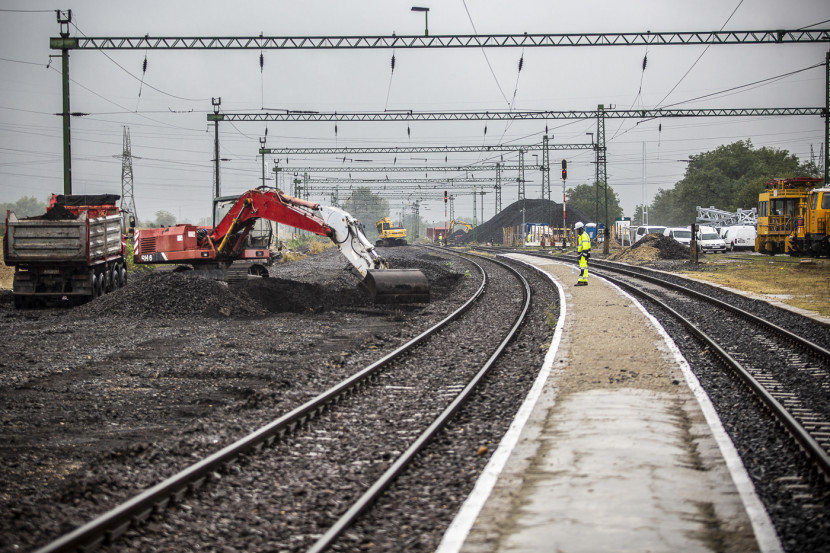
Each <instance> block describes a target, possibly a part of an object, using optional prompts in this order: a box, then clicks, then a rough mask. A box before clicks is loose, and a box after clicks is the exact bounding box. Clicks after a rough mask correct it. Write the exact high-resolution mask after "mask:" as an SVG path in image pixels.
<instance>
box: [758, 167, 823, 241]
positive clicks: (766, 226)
mask: <svg viewBox="0 0 830 553" xmlns="http://www.w3.org/2000/svg"><path fill="white" fill-rule="evenodd" d="M820 182H821V179H814V178H808V177H796V178H789V179H774V180H771V181H769V182H768V183H767V185H766V189H765V190H764V191H763V192H762V193H761V194H760V195H759V196H758V235H757V237H756V239H755V251H757V252H762V253H767V254H770V255H772V254H776V253H788V254H790V255H830V239H829V238H828V218H830V188H815V186H816V185H817V184H818V183H820Z"/></svg>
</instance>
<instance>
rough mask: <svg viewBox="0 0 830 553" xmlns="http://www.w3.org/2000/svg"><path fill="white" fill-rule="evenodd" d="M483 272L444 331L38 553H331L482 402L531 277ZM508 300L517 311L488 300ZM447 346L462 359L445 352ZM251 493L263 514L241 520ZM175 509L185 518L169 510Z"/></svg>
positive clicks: (439, 328) (253, 512)
mask: <svg viewBox="0 0 830 553" xmlns="http://www.w3.org/2000/svg"><path fill="white" fill-rule="evenodd" d="M465 263H466V262H465ZM481 265H485V266H487V271H486V272H487V273H490V274H496V275H497V276H496V277H495V278H487V277H484V276H482V285H481V287H480V288H479V289H478V291H477V292H476V294H475V295H474V296H473V297H471V298H470V299H469V300H468V302H467V303H466V304H465V305H464V306H463V307H462V308H461V309H459V310H458V311H456V312H455V313H453V314H452V315H450V316H449V317H447V318H446V319H445V320H444V321H442V322H440V323H438V324H436V325H435V326H433V327H432V328H430V329H429V330H427V331H426V332H424V333H423V334H422V335H420V336H418V337H417V338H415V339H413V340H412V341H410V342H409V343H407V344H405V345H403V346H401V347H400V348H398V349H397V350H396V351H394V352H392V353H391V354H389V355H387V356H385V357H384V358H383V359H380V360H378V361H377V362H375V363H372V364H371V365H369V366H368V367H366V368H364V369H363V370H361V371H360V372H359V373H357V374H355V375H354V376H352V377H351V378H349V379H348V380H346V381H344V382H341V383H340V384H338V385H337V386H334V387H333V388H331V389H330V390H328V391H326V392H325V393H323V394H320V396H318V397H317V398H315V399H314V400H311V401H309V402H307V403H306V404H304V405H302V406H300V407H298V408H297V409H294V410H293V411H292V412H290V413H288V414H286V415H283V416H282V417H279V418H278V419H276V420H274V421H273V422H272V423H270V424H268V425H266V426H265V427H262V428H260V429H259V430H257V431H256V432H254V433H252V434H250V435H248V436H246V437H245V438H242V439H240V440H238V441H237V442H236V443H234V444H232V445H230V446H228V447H225V448H223V449H222V450H221V451H218V452H217V453H215V454H213V455H211V456H210V457H208V458H206V459H203V460H202V461H199V462H198V463H195V464H193V465H191V466H190V467H188V468H186V469H185V470H183V471H181V472H179V473H177V474H176V475H174V476H172V477H170V478H168V479H166V480H165V481H164V482H162V483H160V484H158V485H157V486H154V487H153V488H150V489H148V490H146V491H145V492H143V493H142V494H140V495H139V496H136V497H134V498H132V499H130V500H129V501H127V502H125V503H123V504H121V505H119V506H118V507H116V508H114V509H112V510H110V511H109V512H107V513H105V514H104V515H102V516H100V517H98V518H96V519H95V520H92V521H91V522H89V523H87V524H86V525H84V526H82V527H80V528H78V529H76V530H75V531H73V532H71V533H69V534H66V535H65V536H63V537H61V538H60V539H58V540H56V541H54V542H52V543H50V544H48V545H46V546H45V547H43V548H41V549H40V550H39V551H43V552H46V551H75V550H81V549H89V548H91V547H92V548H94V547H97V546H99V545H102V546H104V548H105V549H107V548H111V550H118V551H124V550H131V549H135V550H149V549H165V548H173V549H176V548H179V547H183V546H192V545H193V544H194V543H199V542H200V540H203V541H205V542H206V543H208V544H211V546H212V545H215V543H216V541H217V539H220V538H221V537H222V536H223V535H228V534H229V533H236V534H237V535H242V536H245V537H244V538H243V539H244V540H246V541H251V542H253V543H256V544H258V545H260V546H262V547H265V548H266V549H268V548H277V549H289V550H305V549H306V548H307V547H309V546H311V547H312V550H313V551H323V550H325V549H326V548H328V547H329V546H330V545H331V544H332V543H333V542H334V541H335V540H337V539H338V537H340V536H341V535H342V534H343V533H344V532H346V531H347V530H348V529H349V527H350V526H351V525H352V524H353V523H354V522H355V520H356V519H357V518H358V516H359V515H360V514H361V513H363V512H365V511H366V510H367V509H368V508H369V507H370V506H371V505H372V503H374V502H375V501H376V499H377V497H378V496H379V495H380V494H381V493H382V492H383V491H384V490H386V489H387V488H388V487H389V485H390V484H391V483H392V482H393V480H394V479H395V478H396V477H397V476H398V475H399V474H400V473H401V472H402V471H403V470H405V469H406V467H407V465H408V464H410V463H411V462H412V460H413V459H416V458H417V457H418V452H419V451H420V450H422V449H423V448H424V447H425V445H426V444H428V443H429V440H430V439H431V438H432V437H433V436H435V435H436V434H437V433H438V432H440V431H441V429H442V428H443V427H444V426H445V425H446V424H447V421H448V420H450V419H451V418H452V417H453V415H454V414H456V413H457V412H458V410H459V409H461V408H462V406H463V405H464V402H465V401H467V400H468V399H469V398H470V397H472V396H474V395H475V392H476V389H477V387H479V385H480V384H481V382H482V380H483V379H485V378H486V375H487V373H488V371H490V370H492V367H493V366H494V365H497V364H498V362H497V359H498V357H499V356H500V355H501V354H502V353H503V352H504V351H505V348H506V347H508V346H507V344H508V343H509V342H510V340H511V339H514V336H515V334H516V332H517V331H519V329H520V327H521V323H522V321H523V320H524V319H525V318H526V317H527V316H528V311H529V309H530V305H531V287H530V286H529V285H528V283H527V281H526V280H525V279H524V277H522V276H521V275H520V274H519V273H517V272H515V270H513V269H511V268H509V267H508V266H506V265H504V264H501V263H498V264H497V263H494V262H493V261H492V260H483V261H481V262H480V263H479V264H477V265H476V266H477V267H479V268H480V267H481ZM480 270H481V273H482V275H484V274H485V271H484V270H483V269H480ZM508 274H509V275H510V276H508ZM517 283H521V284H517ZM517 286H519V287H518V288H517ZM520 290H521V291H520ZM500 297H501V298H503V297H513V298H515V301H509V302H504V301H501V302H493V301H492V300H493V299H494V298H500ZM538 311H539V309H538V308H537V315H536V316H537V318H538V317H539V313H538ZM496 335H498V339H496ZM448 342H449V343H451V344H452V345H453V347H452V348H451V350H452V351H454V352H456V353H455V354H454V355H452V354H451V355H447V349H446V348H445V347H443V345H444V344H446V343H448ZM459 353H463V355H460V354H459ZM425 368H426V369H427V370H426V371H425V370H424V369H425ZM528 368H529V369H530V370H531V371H533V369H534V367H532V366H531V367H528ZM508 424H509V422H508ZM505 428H506V426H505ZM367 436H368V438H367ZM366 443H372V448H371V450H370V449H368V448H366V447H365V445H361V444H366ZM484 449H485V450H486V449H487V448H486V447H485V448H484ZM364 450H365V451H364ZM485 459H486V456H483V457H482V463H481V464H482V466H483V462H484V460H485ZM273 475H280V476H279V477H275V476H273ZM245 494H248V495H252V496H254V501H253V504H254V505H255V506H254V507H253V508H250V509H248V510H247V512H235V511H234V509H235V507H234V506H235V505H238V504H239V497H240V495H245ZM461 499H462V500H463V498H461ZM170 504H177V507H176V508H175V509H172V510H171V509H166V507H167V506H168V505H170ZM256 505H258V506H259V507H256ZM265 505H271V506H273V505H281V506H283V508H281V509H280V510H279V512H280V513H281V515H282V516H281V517H280V518H281V520H280V521H279V522H275V521H274V520H266V519H265V518H264V517H259V516H258V514H257V510H258V509H260V508H261V509H262V510H263V512H264V511H267V510H268V508H266V507H265ZM171 513H174V515H173V516H172V517H170V516H167V515H170V514H171ZM162 515H165V516H162ZM171 518H172V520H171ZM148 521H149V523H147V522H148ZM448 522H449V521H447V523H448ZM272 528H276V532H274V531H273V530H270V529H272ZM344 539H347V540H351V541H354V540H358V541H359V540H361V539H364V538H361V537H359V536H358V537H355V536H353V535H351V536H348V537H347V538H344ZM365 539H370V538H365Z"/></svg>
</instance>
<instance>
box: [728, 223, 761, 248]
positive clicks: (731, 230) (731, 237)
mask: <svg viewBox="0 0 830 553" xmlns="http://www.w3.org/2000/svg"><path fill="white" fill-rule="evenodd" d="M755 235H756V232H755V227H753V226H752V225H735V226H732V227H726V228H724V229H722V231H721V238H723V241H724V242H726V249H727V250H729V251H730V252H734V251H735V250H754V249H755Z"/></svg>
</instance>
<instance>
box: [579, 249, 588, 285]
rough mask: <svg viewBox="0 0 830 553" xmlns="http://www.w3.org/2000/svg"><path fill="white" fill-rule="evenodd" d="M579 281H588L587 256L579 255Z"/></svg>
mask: <svg viewBox="0 0 830 553" xmlns="http://www.w3.org/2000/svg"><path fill="white" fill-rule="evenodd" d="M579 282H588V258H587V257H585V256H584V255H580V256H579Z"/></svg>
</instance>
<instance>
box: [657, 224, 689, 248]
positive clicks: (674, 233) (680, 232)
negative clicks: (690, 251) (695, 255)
mask: <svg viewBox="0 0 830 553" xmlns="http://www.w3.org/2000/svg"><path fill="white" fill-rule="evenodd" d="M663 236H668V237H669V238H674V239H675V240H677V241H678V242H680V243H681V244H683V245H684V246H688V245H689V244H691V242H692V229H691V228H690V227H669V228H667V229H666V230H664V231H663Z"/></svg>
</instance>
